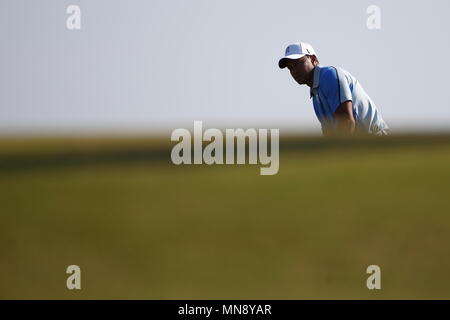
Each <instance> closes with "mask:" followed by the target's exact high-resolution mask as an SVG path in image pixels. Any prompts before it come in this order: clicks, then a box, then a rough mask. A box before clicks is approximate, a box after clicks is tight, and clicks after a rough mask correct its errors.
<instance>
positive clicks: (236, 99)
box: [0, 0, 450, 134]
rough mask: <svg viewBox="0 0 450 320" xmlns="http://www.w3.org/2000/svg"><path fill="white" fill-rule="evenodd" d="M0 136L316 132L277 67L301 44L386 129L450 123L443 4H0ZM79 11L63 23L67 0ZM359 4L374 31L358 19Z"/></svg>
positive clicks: (237, 0) (302, 96)
mask: <svg viewBox="0 0 450 320" xmlns="http://www.w3.org/2000/svg"><path fill="white" fill-rule="evenodd" d="M0 3H1V4H0V39H1V50H0V134H1V133H11V132H12V133H23V132H36V133H40V132H42V133H46V132H79V133H89V132H96V131H105V132H114V133H121V132H128V131H131V132H134V131H141V132H154V131H158V130H160V131H161V132H162V131H166V130H172V129H174V128H178V127H185V128H192V126H193V121H194V120H201V121H203V122H204V127H227V128H236V127H244V128H245V127H247V128H249V127H259V128H282V129H285V130H287V129H290V130H297V131H300V132H311V133H320V129H319V128H320V126H319V122H318V120H317V119H316V117H315V114H314V111H313V107H312V101H311V100H310V98H309V88H308V87H306V86H299V85H297V84H296V83H295V82H294V81H293V80H292V79H291V78H290V76H289V74H288V71H286V70H280V69H278V66H277V63H278V60H279V58H280V57H281V56H282V55H283V53H284V49H285V47H286V46H287V45H288V44H289V43H292V42H298V41H305V42H309V43H311V44H312V46H313V47H314V48H315V50H316V52H317V54H318V57H319V60H320V63H321V64H322V65H333V66H338V67H342V68H344V69H346V70H348V71H349V72H350V73H352V74H353V75H354V76H356V77H357V78H358V80H359V81H360V83H361V84H362V85H363V87H364V88H365V90H366V91H367V92H368V94H369V95H370V96H371V98H372V99H373V100H374V101H375V103H376V105H377V106H378V108H379V109H380V111H381V113H382V115H383V118H384V119H385V120H386V122H387V123H388V125H389V126H390V127H391V129H392V131H393V132H396V131H402V130H410V131H414V130H447V131H449V130H450V102H449V101H450V100H449V99H448V95H449V92H450V89H449V88H448V83H449V81H448V73H447V72H448V71H450V62H449V57H450V45H449V40H448V39H449V36H448V34H447V32H448V30H450V28H449V27H450V21H449V20H450V19H448V17H447V16H448V15H449V14H450V2H449V1H448V0H433V1H406V0H395V1H392V0H389V1H388V0H373V1H367V0H341V1H333V0H327V1H325V0H322V1H299V0H294V1H273V0H267V1H266V0H264V1H261V0H245V1H242V0H226V1H225V0H133V1H125V0H95V1H92V0H90V1H89V0H72V1H65V0H64V1H63V0H58V1H55V0H0ZM71 4H75V5H79V6H80V8H81V30H72V31H71V30H68V29H67V27H66V19H67V18H68V16H69V15H68V14H66V8H67V7H68V6H69V5H71ZM369 5H377V6H379V7H380V9H381V30H369V29H368V28H367V26H366V20H367V18H368V14H367V13H366V9H367V7H368V6H369Z"/></svg>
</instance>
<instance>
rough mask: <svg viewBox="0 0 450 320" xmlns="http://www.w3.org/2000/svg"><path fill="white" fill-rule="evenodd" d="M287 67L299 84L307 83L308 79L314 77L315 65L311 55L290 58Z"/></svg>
mask: <svg viewBox="0 0 450 320" xmlns="http://www.w3.org/2000/svg"><path fill="white" fill-rule="evenodd" d="M286 67H287V68H288V69H289V71H290V72H291V75H292V78H294V80H295V81H296V82H297V83H298V84H306V83H307V81H308V79H310V78H311V77H312V71H313V70H314V67H315V66H314V63H313V61H312V60H311V57H310V56H303V57H301V58H300V59H295V60H288V61H287V63H286Z"/></svg>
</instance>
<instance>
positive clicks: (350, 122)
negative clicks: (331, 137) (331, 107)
mask: <svg viewBox="0 0 450 320" xmlns="http://www.w3.org/2000/svg"><path fill="white" fill-rule="evenodd" d="M334 115H335V117H336V120H337V123H338V126H337V133H339V134H345V135H352V134H353V133H354V132H355V127H356V122H355V118H354V117H353V103H352V101H351V100H349V101H345V102H343V103H341V105H340V106H339V107H338V108H337V109H336V111H335V112H334Z"/></svg>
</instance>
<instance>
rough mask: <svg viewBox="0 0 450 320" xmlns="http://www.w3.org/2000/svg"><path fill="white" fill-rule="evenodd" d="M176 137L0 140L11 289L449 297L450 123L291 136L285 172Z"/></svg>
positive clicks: (11, 292)
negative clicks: (354, 134)
mask: <svg viewBox="0 0 450 320" xmlns="http://www.w3.org/2000/svg"><path fill="white" fill-rule="evenodd" d="M170 148H171V144H170V143H169V142H168V141H166V140H164V139H156V138H154V139H151V138H123V139H119V138H115V139H108V138H102V139H100V138H95V139H88V138H84V139H81V138H80V139H3V140H1V141H0V194H1V201H0V217H1V223H0V298H9V299H17V298H21V299H23V298H25V299H26V298H38V299H44V298H60V299H71V298H87V299H89V298H105V299H109V298H137V299H140V298H142V299H305V298H321V299H329V298H338V299H346V298H357V299H372V298H375V299H378V298H385V299H390V298H400V299H407V298H423V299H429V298H447V299H449V298H450V277H448V272H449V270H450V255H449V254H448V253H449V252H450V197H449V194H450V136H423V137H413V136H405V137H391V138H387V139H367V138H360V139H355V140H340V139H329V140H326V139H322V138H305V137H285V138H284V139H283V140H282V141H281V147H280V150H281V154H280V171H279V173H278V174H277V175H274V176H261V175H259V167H260V166H259V165H213V166H207V165H195V166H194V165H191V166H187V165H181V166H175V165H173V164H172V163H171V162H170ZM71 264H76V265H79V266H80V267H81V270H82V290H80V291H69V290H67V288H66V278H67V277H68V275H67V274H66V273H65V270H66V267H67V266H68V265H71ZM372 264H376V265H379V266H380V267H381V272H382V289H381V290H379V291H369V290H368V289H367V288H366V279H367V277H368V275H367V274H366V268H367V266H369V265H372Z"/></svg>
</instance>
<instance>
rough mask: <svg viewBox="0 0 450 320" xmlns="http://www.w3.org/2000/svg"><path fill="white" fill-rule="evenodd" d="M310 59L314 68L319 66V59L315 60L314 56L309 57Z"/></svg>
mask: <svg viewBox="0 0 450 320" xmlns="http://www.w3.org/2000/svg"><path fill="white" fill-rule="evenodd" d="M311 58H312V62H313V65H314V66H316V65H318V64H319V59H317V57H316V56H311Z"/></svg>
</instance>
